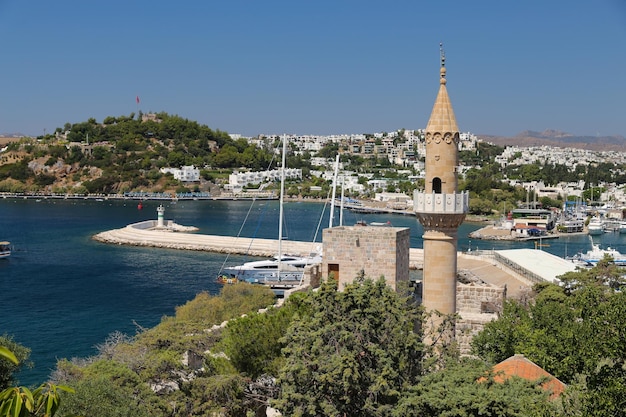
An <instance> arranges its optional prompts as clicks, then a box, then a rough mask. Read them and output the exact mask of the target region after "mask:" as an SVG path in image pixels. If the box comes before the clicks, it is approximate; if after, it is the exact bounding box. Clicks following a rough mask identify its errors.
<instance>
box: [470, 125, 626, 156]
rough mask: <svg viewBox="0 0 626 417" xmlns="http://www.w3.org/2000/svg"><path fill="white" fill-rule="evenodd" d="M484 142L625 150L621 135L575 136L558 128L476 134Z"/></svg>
mask: <svg viewBox="0 0 626 417" xmlns="http://www.w3.org/2000/svg"><path fill="white" fill-rule="evenodd" d="M477 136H478V137H479V138H481V139H482V140H484V141H486V142H491V143H493V144H495V145H499V146H554V147H558V148H582V149H589V150H591V151H622V152H623V151H625V150H626V138H625V137H623V136H619V135H618V136H577V135H574V134H571V133H567V132H561V131H558V130H552V129H548V130H544V131H543V132H534V131H532V130H526V131H524V132H521V133H519V134H517V135H515V136H512V137H506V136H493V135H477Z"/></svg>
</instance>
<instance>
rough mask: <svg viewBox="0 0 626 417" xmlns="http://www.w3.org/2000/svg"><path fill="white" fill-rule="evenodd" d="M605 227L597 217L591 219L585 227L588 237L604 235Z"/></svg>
mask: <svg viewBox="0 0 626 417" xmlns="http://www.w3.org/2000/svg"><path fill="white" fill-rule="evenodd" d="M604 229H605V225H604V222H603V221H602V219H600V218H599V217H592V218H591V220H590V221H589V224H588V225H587V233H589V234H590V235H601V234H602V233H604Z"/></svg>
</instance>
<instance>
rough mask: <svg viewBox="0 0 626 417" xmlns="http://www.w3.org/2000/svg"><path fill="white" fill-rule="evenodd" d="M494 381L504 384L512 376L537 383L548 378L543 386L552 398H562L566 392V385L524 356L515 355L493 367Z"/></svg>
mask: <svg viewBox="0 0 626 417" xmlns="http://www.w3.org/2000/svg"><path fill="white" fill-rule="evenodd" d="M493 372H494V375H495V376H494V381H496V382H504V381H505V380H507V379H509V378H510V377H512V376H518V377H520V378H524V379H527V380H529V381H536V380H538V379H540V378H544V377H547V378H548V380H547V381H546V382H544V383H543V384H542V387H543V388H544V389H545V390H548V391H550V392H551V393H552V395H551V397H552V398H556V397H558V396H560V395H561V394H562V393H563V391H564V390H565V387H566V385H565V384H564V383H563V382H561V381H559V380H558V379H557V378H555V377H554V376H553V375H551V374H550V373H549V372H547V371H545V370H544V369H543V368H541V367H539V366H538V365H537V364H535V363H534V362H533V361H531V360H528V359H526V357H525V356H524V355H514V356H511V357H510V358H508V359H505V360H504V361H502V362H500V363H499V364H497V365H495V366H494V367H493Z"/></svg>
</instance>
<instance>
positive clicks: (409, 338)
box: [274, 278, 422, 416]
mask: <svg viewBox="0 0 626 417" xmlns="http://www.w3.org/2000/svg"><path fill="white" fill-rule="evenodd" d="M308 303H309V308H310V314H308V315H305V316H303V317H300V318H297V319H296V320H295V321H294V322H293V324H292V326H291V327H290V328H289V330H288V332H287V335H286V337H285V344H286V347H285V349H283V354H284V355H285V366H284V367H283V368H282V369H281V371H280V373H279V379H278V385H279V387H280V389H281V393H280V396H279V397H278V398H277V399H276V401H274V404H275V406H276V407H277V408H278V409H280V410H281V412H283V414H285V415H294V416H318V415H325V416H339V415H349V416H382V415H390V411H391V410H392V409H393V408H394V406H395V404H397V402H398V400H399V399H400V398H401V396H402V392H403V389H404V387H405V386H408V385H411V384H414V383H416V382H417V381H418V378H419V376H420V373H421V366H420V364H421V356H422V344H421V341H420V335H419V333H417V332H415V326H416V324H417V323H418V322H419V314H418V310H417V307H416V306H415V304H413V303H410V302H409V301H408V299H405V298H403V297H400V296H399V295H398V294H397V293H396V292H395V291H393V290H392V289H391V288H389V287H388V286H387V285H386V283H385V281H384V279H382V278H381V279H379V280H377V281H375V282H374V281H372V280H368V279H366V280H363V281H361V282H355V283H354V284H351V285H348V286H346V287H345V288H344V289H343V291H341V292H339V291H337V286H336V283H335V282H334V280H330V281H328V282H326V283H324V284H323V285H322V286H321V288H320V289H319V291H318V292H317V293H311V294H310V296H309V299H308Z"/></svg>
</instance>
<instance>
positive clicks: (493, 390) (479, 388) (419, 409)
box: [393, 359, 558, 417]
mask: <svg viewBox="0 0 626 417" xmlns="http://www.w3.org/2000/svg"><path fill="white" fill-rule="evenodd" d="M540 382H542V381H526V380H523V379H521V378H511V379H508V380H506V381H504V382H502V383H499V382H496V381H494V375H493V373H491V372H490V370H489V367H488V366H487V365H486V364H485V363H484V362H482V361H480V360H476V359H464V360H461V361H458V362H456V361H452V362H449V363H447V365H446V367H445V368H444V369H441V370H439V371H436V372H433V373H431V374H428V375H426V376H424V378H422V379H421V380H420V381H419V383H418V384H416V385H415V386H413V387H411V388H410V389H409V390H408V392H407V394H406V395H404V396H403V397H402V398H401V399H400V401H399V403H398V406H397V407H395V409H394V412H393V415H394V416H396V417H439V416H446V417H472V416H475V417H483V416H502V417H505V416H506V417H514V416H519V417H526V416H535V417H538V416H545V417H549V416H554V415H556V413H557V411H558V409H557V408H556V405H555V404H552V403H550V402H549V401H548V394H547V392H545V391H543V390H542V389H541V387H540V385H539V384H540Z"/></svg>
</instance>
